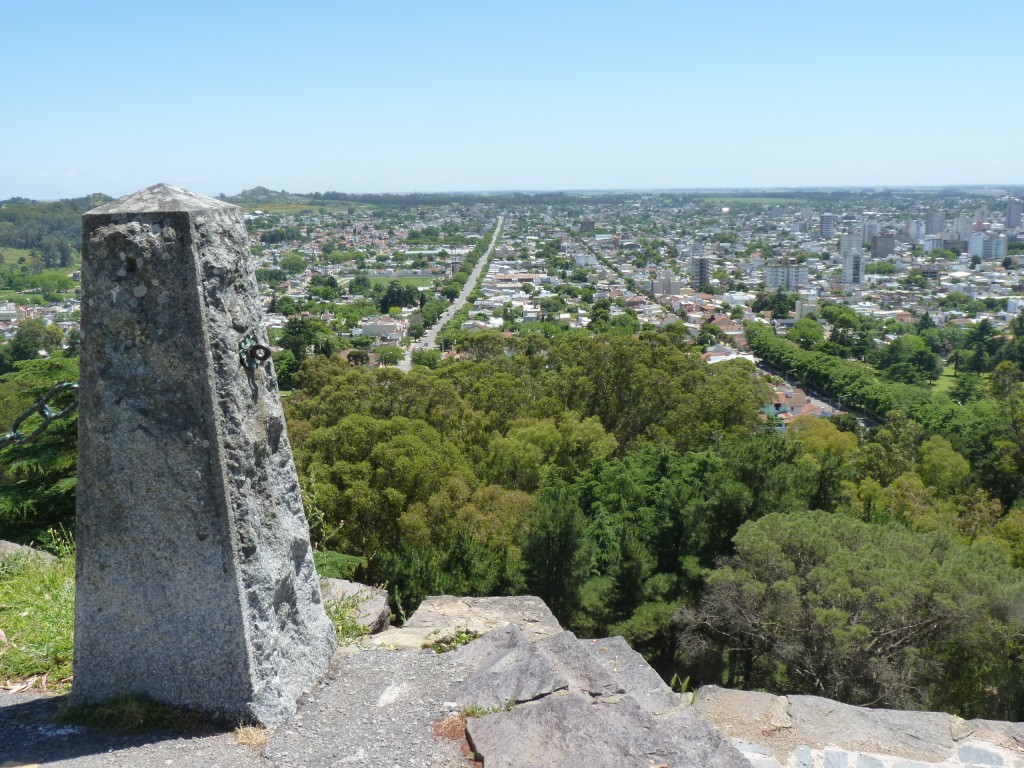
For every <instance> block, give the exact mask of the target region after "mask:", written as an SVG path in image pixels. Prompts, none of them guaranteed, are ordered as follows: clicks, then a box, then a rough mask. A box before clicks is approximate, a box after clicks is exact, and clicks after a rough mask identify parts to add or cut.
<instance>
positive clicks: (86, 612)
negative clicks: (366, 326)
mask: <svg viewBox="0 0 1024 768" xmlns="http://www.w3.org/2000/svg"><path fill="white" fill-rule="evenodd" d="M82 224H83V226H82V243H83V248H82V254H83V264H82V296H83V300H82V350H81V384H80V390H79V392H80V394H79V402H80V406H79V438H78V450H79V457H78V529H77V574H76V579H77V594H76V603H75V660H74V685H73V687H72V698H73V700H75V701H78V702H86V701H89V702H92V701H100V700H105V699H109V698H112V697H115V696H119V695H125V694H131V695H137V696H144V697H147V698H150V699H153V700H156V701H159V702H163V703H166V704H169V705H173V706H176V707H183V708H190V709H197V710H201V711H205V712H209V713H211V714H215V715H219V716H224V717H227V718H234V719H240V720H245V721H250V722H257V723H263V724H272V723H276V722H280V721H282V720H284V719H286V718H287V717H289V716H290V715H291V714H293V713H294V712H295V707H296V700H297V699H298V697H299V696H300V695H301V694H302V693H303V692H304V691H307V690H309V689H310V688H311V687H312V685H313V684H314V683H316V682H317V681H318V680H319V679H320V678H321V677H322V676H323V675H324V674H325V672H326V671H327V667H328V664H329V663H330V660H331V657H332V655H333V652H334V647H335V643H336V640H335V634H334V630H333V627H332V625H331V622H330V620H329V619H328V618H327V615H326V613H325V611H324V606H323V603H322V601H321V596H320V588H319V584H318V580H317V574H316V571H315V569H314V566H313V557H312V551H311V548H310V543H309V529H308V527H307V524H306V519H305V516H304V514H303V510H302V500H301V498H300V496H299V485H298V477H297V475H296V472H295V465H294V462H293V460H292V453H291V448H290V446H289V444H288V437H287V434H286V432H285V423H284V417H283V414H282V410H281V401H280V397H279V395H278V391H277V380H276V378H275V375H274V370H273V365H272V362H271V361H270V359H269V358H270V349H269V347H267V346H266V344H267V339H266V332H265V329H264V327H263V322H262V312H261V309H260V305H259V302H258V297H257V290H256V279H255V274H254V270H253V267H252V262H251V257H250V254H249V243H248V236H247V234H246V230H245V223H244V220H243V217H242V211H241V209H239V208H238V207H236V206H233V205H229V204H228V203H224V202H221V201H218V200H214V199H212V198H208V197H203V196H200V195H196V194H193V193H190V192H187V191H185V190H183V189H179V188H177V187H172V186H168V185H164V184H158V185H156V186H153V187H150V188H149V189H146V190H143V191H141V192H137V193H135V194H133V195H129V196H128V197H124V198H122V199H120V200H117V201H115V202H113V203H109V204H107V205H103V206H100V207H99V208H95V209H93V210H91V211H89V212H88V213H86V214H85V216H84V217H83V221H82Z"/></svg>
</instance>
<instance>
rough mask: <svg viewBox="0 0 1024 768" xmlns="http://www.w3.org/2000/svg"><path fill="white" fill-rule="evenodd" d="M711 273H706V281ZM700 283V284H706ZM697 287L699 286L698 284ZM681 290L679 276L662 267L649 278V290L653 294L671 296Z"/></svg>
mask: <svg viewBox="0 0 1024 768" xmlns="http://www.w3.org/2000/svg"><path fill="white" fill-rule="evenodd" d="M710 279H711V274H710V273H708V281H710ZM706 284H707V283H702V284H701V285H706ZM698 287H699V286H698ZM681 290H683V281H682V280H680V279H679V276H678V275H677V274H676V273H675V272H673V271H672V270H669V269H663V270H662V271H661V272H659V273H658V274H657V275H656V276H654V277H652V278H651V284H650V291H651V293H653V294H655V295H663V296H671V295H673V294H676V293H679V292H680V291H681Z"/></svg>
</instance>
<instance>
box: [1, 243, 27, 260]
mask: <svg viewBox="0 0 1024 768" xmlns="http://www.w3.org/2000/svg"><path fill="white" fill-rule="evenodd" d="M29 253H31V251H30V250H29V249H28V248H8V247H7V246H6V245H0V264H15V265H16V264H17V263H18V259H21V258H24V259H25V260H26V261H28V255H29Z"/></svg>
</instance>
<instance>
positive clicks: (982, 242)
mask: <svg viewBox="0 0 1024 768" xmlns="http://www.w3.org/2000/svg"><path fill="white" fill-rule="evenodd" d="M967 253H968V255H970V256H980V257H981V260H982V261H1002V260H1003V259H1005V258H1006V254H1007V239H1006V235H1004V234H1001V233H998V232H975V233H974V234H973V235H971V237H970V239H969V240H968V241H967Z"/></svg>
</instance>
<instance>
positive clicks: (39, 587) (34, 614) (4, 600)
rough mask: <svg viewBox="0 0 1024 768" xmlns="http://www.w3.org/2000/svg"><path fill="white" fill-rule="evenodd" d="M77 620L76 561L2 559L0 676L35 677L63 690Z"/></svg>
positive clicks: (51, 686) (0, 584) (25, 558)
mask: <svg viewBox="0 0 1024 768" xmlns="http://www.w3.org/2000/svg"><path fill="white" fill-rule="evenodd" d="M74 623H75V561H74V559H73V558H71V557H65V558H61V559H59V560H57V561H55V562H53V563H44V562H43V561H42V560H41V559H40V558H37V557H24V556H21V555H11V556H8V557H5V558H3V559H0V630H3V633H4V635H5V636H6V640H5V639H4V638H0V679H3V680H12V679H13V680H24V681H28V680H30V679H31V678H33V677H35V678H37V679H36V680H35V681H34V683H33V684H34V685H36V686H39V687H42V682H43V677H44V676H45V677H46V685H47V687H48V688H52V689H56V690H66V689H67V687H68V680H69V678H70V677H71V658H72V648H73V635H74Z"/></svg>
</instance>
